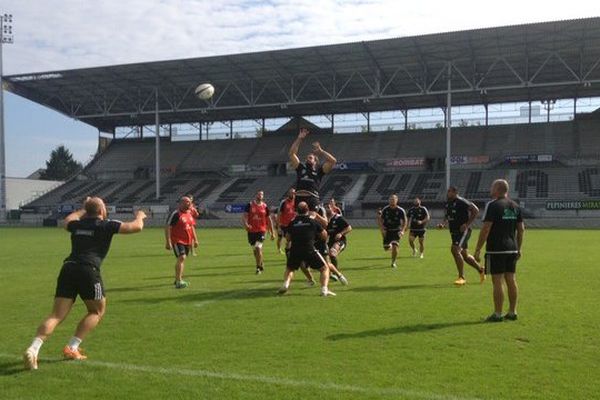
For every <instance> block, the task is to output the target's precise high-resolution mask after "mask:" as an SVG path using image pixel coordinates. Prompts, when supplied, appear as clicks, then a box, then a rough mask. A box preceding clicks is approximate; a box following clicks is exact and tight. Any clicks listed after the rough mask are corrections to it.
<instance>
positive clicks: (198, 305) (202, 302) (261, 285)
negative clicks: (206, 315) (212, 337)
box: [194, 282, 276, 308]
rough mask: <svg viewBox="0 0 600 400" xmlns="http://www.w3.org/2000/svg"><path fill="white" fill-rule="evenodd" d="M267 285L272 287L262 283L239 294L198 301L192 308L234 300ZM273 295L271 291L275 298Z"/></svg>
mask: <svg viewBox="0 0 600 400" xmlns="http://www.w3.org/2000/svg"><path fill="white" fill-rule="evenodd" d="M268 285H272V283H271V282H265V283H262V284H260V285H258V286H254V287H251V288H249V289H246V290H240V291H239V292H233V293H228V294H225V295H223V296H220V297H217V298H214V299H211V300H205V301H200V302H198V303H194V306H195V307H198V308H202V307H205V306H207V305H209V304H212V303H216V302H217V301H221V300H226V299H234V298H236V297H237V296H239V295H241V294H242V293H247V292H251V291H253V290H257V289H260V288H263V287H265V286H268ZM275 293H276V290H275V289H273V296H275Z"/></svg>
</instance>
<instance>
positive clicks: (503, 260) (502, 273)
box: [475, 179, 525, 322]
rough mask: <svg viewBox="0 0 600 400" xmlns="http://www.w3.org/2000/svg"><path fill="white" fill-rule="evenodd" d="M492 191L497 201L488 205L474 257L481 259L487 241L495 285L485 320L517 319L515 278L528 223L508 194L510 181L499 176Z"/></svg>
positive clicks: (489, 270)
mask: <svg viewBox="0 0 600 400" xmlns="http://www.w3.org/2000/svg"><path fill="white" fill-rule="evenodd" d="M490 194H491V196H492V198H493V199H494V200H492V201H490V202H489V203H487V204H486V206H485V211H484V212H483V227H482V228H481V232H480V234H479V240H478V242H477V247H476V248H475V258H476V259H477V261H479V259H480V253H481V249H482V248H483V245H484V244H485V245H486V247H485V267H486V270H487V271H488V272H489V273H491V274H492V282H493V285H494V313H493V314H491V315H490V316H489V317H488V318H487V319H486V321H488V322H500V321H503V320H508V321H515V320H516V319H517V297H518V287H517V281H516V279H515V272H516V269H517V261H518V260H519V258H521V246H522V244H523V233H524V231H525V224H524V223H523V216H522V214H521V209H520V208H519V206H518V205H517V203H515V202H514V201H512V200H511V199H510V198H509V197H508V182H507V181H505V180H504V179H497V180H495V181H494V183H493V184H492V188H491V190H490ZM503 280H504V281H505V282H506V287H507V289H508V303H509V304H508V313H506V314H505V315H504V316H503V315H502V308H503V305H504V288H503V286H502V283H503V282H502V281H503Z"/></svg>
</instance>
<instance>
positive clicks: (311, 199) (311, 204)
mask: <svg viewBox="0 0 600 400" xmlns="http://www.w3.org/2000/svg"><path fill="white" fill-rule="evenodd" d="M301 202H305V203H306V204H308V209H309V210H310V211H317V207H318V206H319V203H320V202H321V200H320V199H319V198H318V197H315V196H302V195H296V199H295V200H294V205H295V206H296V207H298V204H300V203H301Z"/></svg>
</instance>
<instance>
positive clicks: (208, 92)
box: [194, 83, 215, 100]
mask: <svg viewBox="0 0 600 400" xmlns="http://www.w3.org/2000/svg"><path fill="white" fill-rule="evenodd" d="M194 93H195V94H196V96H197V97H198V98H199V99H200V100H208V99H210V98H211V97H212V96H213V94H215V87H214V86H213V85H211V84H210V83H202V84H200V85H198V86H197V87H196V90H195V91H194Z"/></svg>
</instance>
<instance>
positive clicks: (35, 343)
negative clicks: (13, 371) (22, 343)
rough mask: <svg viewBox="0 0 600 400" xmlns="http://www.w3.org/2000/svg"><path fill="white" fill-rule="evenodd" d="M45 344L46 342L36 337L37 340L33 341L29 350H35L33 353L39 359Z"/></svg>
mask: <svg viewBox="0 0 600 400" xmlns="http://www.w3.org/2000/svg"><path fill="white" fill-rule="evenodd" d="M43 344H44V341H43V340H42V339H40V338H39V337H36V338H35V339H33V342H31V346H29V349H31V350H33V353H34V354H35V356H36V357H37V355H38V353H39V352H40V348H41V347H42V345H43Z"/></svg>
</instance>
